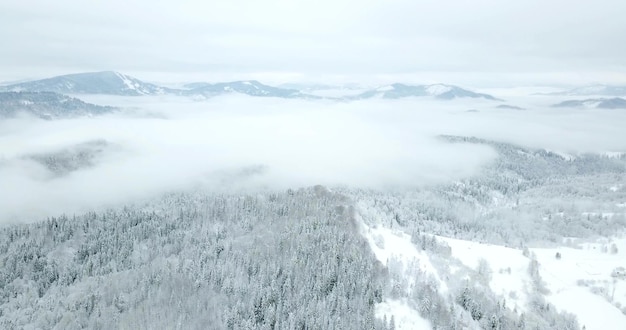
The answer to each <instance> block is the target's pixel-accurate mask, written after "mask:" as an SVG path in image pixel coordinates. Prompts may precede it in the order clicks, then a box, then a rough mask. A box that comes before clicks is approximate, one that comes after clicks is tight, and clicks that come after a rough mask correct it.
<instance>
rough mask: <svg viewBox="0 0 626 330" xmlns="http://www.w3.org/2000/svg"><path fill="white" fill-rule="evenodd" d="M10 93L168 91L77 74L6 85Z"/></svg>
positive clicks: (112, 74)
mask: <svg viewBox="0 0 626 330" xmlns="http://www.w3.org/2000/svg"><path fill="white" fill-rule="evenodd" d="M3 89H4V90H6V91H25V92H55V93H61V94H109V95H128V96H135V95H150V94H163V93H164V92H165V89H164V88H163V87H159V86H157V85H154V84H150V83H146V82H143V81H141V80H139V79H137V78H134V77H131V76H128V75H125V74H122V73H119V72H116V71H98V72H83V73H73V74H67V75H62V76H56V77H52V78H46V79H41V80H35V81H29V82H23V83H18V84H13V85H8V86H4V88H3Z"/></svg>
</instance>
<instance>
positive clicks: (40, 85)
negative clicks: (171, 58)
mask: <svg viewBox="0 0 626 330" xmlns="http://www.w3.org/2000/svg"><path fill="white" fill-rule="evenodd" d="M317 87H319V86H317ZM323 87H325V88H327V89H328V88H330V86H327V85H324V86H323ZM314 89H315V88H313V89H311V88H309V87H306V85H295V84H291V85H289V84H288V85H281V86H280V87H275V86H270V85H266V84H263V83H261V82H259V81H257V80H240V81H230V82H218V83H208V82H194V83H189V84H186V85H184V86H183V88H180V89H175V88H168V87H163V86H158V85H156V84H152V83H148V82H145V81H142V80H139V79H137V78H134V77H131V76H128V75H125V74H122V73H119V72H114V71H103V72H86V73H77V74H69V75H63V76H57V77H52V78H46V79H42V80H34V81H28V82H21V83H17V84H10V85H6V86H2V87H0V91H14V92H17V91H28V92H56V93H61V94H105V95H123V96H141V95H162V94H171V95H180V96H191V97H194V96H200V97H214V96H219V95H224V94H233V93H239V94H244V95H249V96H255V97H278V98H301V99H322V98H324V99H331V100H343V101H346V100H362V99H368V98H385V99H398V98H405V97H434V98H436V99H440V100H452V99H456V98H483V99H487V100H498V99H497V98H495V97H494V96H492V95H489V94H482V93H476V92H472V91H469V90H467V89H463V88H461V87H458V86H453V85H445V84H432V85H406V84H402V83H394V84H391V85H385V86H381V87H378V88H374V89H371V90H366V91H364V92H362V93H360V94H357V95H348V96H326V97H323V96H319V95H313V94H312V93H311V92H312V91H313V90H314Z"/></svg>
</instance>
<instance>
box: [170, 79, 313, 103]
mask: <svg viewBox="0 0 626 330" xmlns="http://www.w3.org/2000/svg"><path fill="white" fill-rule="evenodd" d="M185 87H187V88H189V89H188V90H183V91H180V94H182V95H187V96H204V97H212V96H217V95H223V94H231V93H239V94H245V95H249V96H261V97H281V98H309V99H317V98H319V97H317V96H313V95H308V94H304V93H301V92H300V91H298V90H296V89H288V88H280V87H273V86H268V85H265V84H262V83H260V82H258V81H256V80H245V81H233V82H224V83H216V84H210V83H190V84H187V85H185Z"/></svg>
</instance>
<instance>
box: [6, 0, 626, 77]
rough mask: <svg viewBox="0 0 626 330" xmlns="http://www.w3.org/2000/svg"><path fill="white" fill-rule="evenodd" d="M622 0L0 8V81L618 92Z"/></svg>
mask: <svg viewBox="0 0 626 330" xmlns="http://www.w3.org/2000/svg"><path fill="white" fill-rule="evenodd" d="M625 13H626V1H623V0H601V1H588V0H587V1H584V0H550V1H539V0H526V1H502V0H473V1H461V0H456V1H453V0H419V1H418V0H385V1H383V0H359V1H353V0H315V1H313V0H302V1H296V0H291V1H289V0H265V1H260V0H228V1H218V0H213V1H201V0H176V1H174V0H169V1H165V0H150V1H147V0H135V1H127V0H106V1H102V0H95V1H84V0H56V1H47V0H39V1H33V0H23V1H3V2H0V38H2V40H4V46H3V47H1V48H0V80H4V81H6V80H17V79H25V78H38V77H45V76H48V75H52V74H63V73H69V72H79V71H98V70H116V71H121V72H125V73H129V74H134V75H137V76H139V77H140V78H144V79H146V78H147V79H153V80H167V79H179V80H180V79H184V78H183V77H189V79H190V80H194V79H202V78H204V80H207V79H209V80H211V78H212V79H213V80H219V79H221V78H224V79H227V78H230V77H233V78H237V77H252V78H259V77H261V78H266V80H267V79H269V80H271V81H281V80H284V81H286V80H318V81H319V80H325V79H335V80H341V79H346V80H351V81H354V80H360V79H365V80H376V79H378V80H390V79H401V78H403V80H428V81H442V82H446V81H444V80H450V81H448V82H459V81H461V82H465V81H467V82H470V81H472V80H474V81H476V83H475V84H476V85H481V84H482V85H485V84H486V85H489V84H492V85H494V84H497V83H498V82H514V83H515V82H519V83H523V84H528V83H532V82H537V83H541V82H546V83H559V82H560V83H569V84H576V83H591V82H609V83H624V84H626V43H625V42H624V36H626V20H625V19H624V14H625Z"/></svg>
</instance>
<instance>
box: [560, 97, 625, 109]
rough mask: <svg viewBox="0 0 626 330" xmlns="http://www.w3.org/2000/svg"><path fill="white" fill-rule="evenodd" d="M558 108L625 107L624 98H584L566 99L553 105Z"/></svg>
mask: <svg viewBox="0 0 626 330" xmlns="http://www.w3.org/2000/svg"><path fill="white" fill-rule="evenodd" d="M553 106H554V107H559V108H594V109H626V100H624V99H622V98H619V97H615V98H610V99H608V98H599V99H585V100H567V101H563V102H561V103H557V104H555V105H553Z"/></svg>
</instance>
